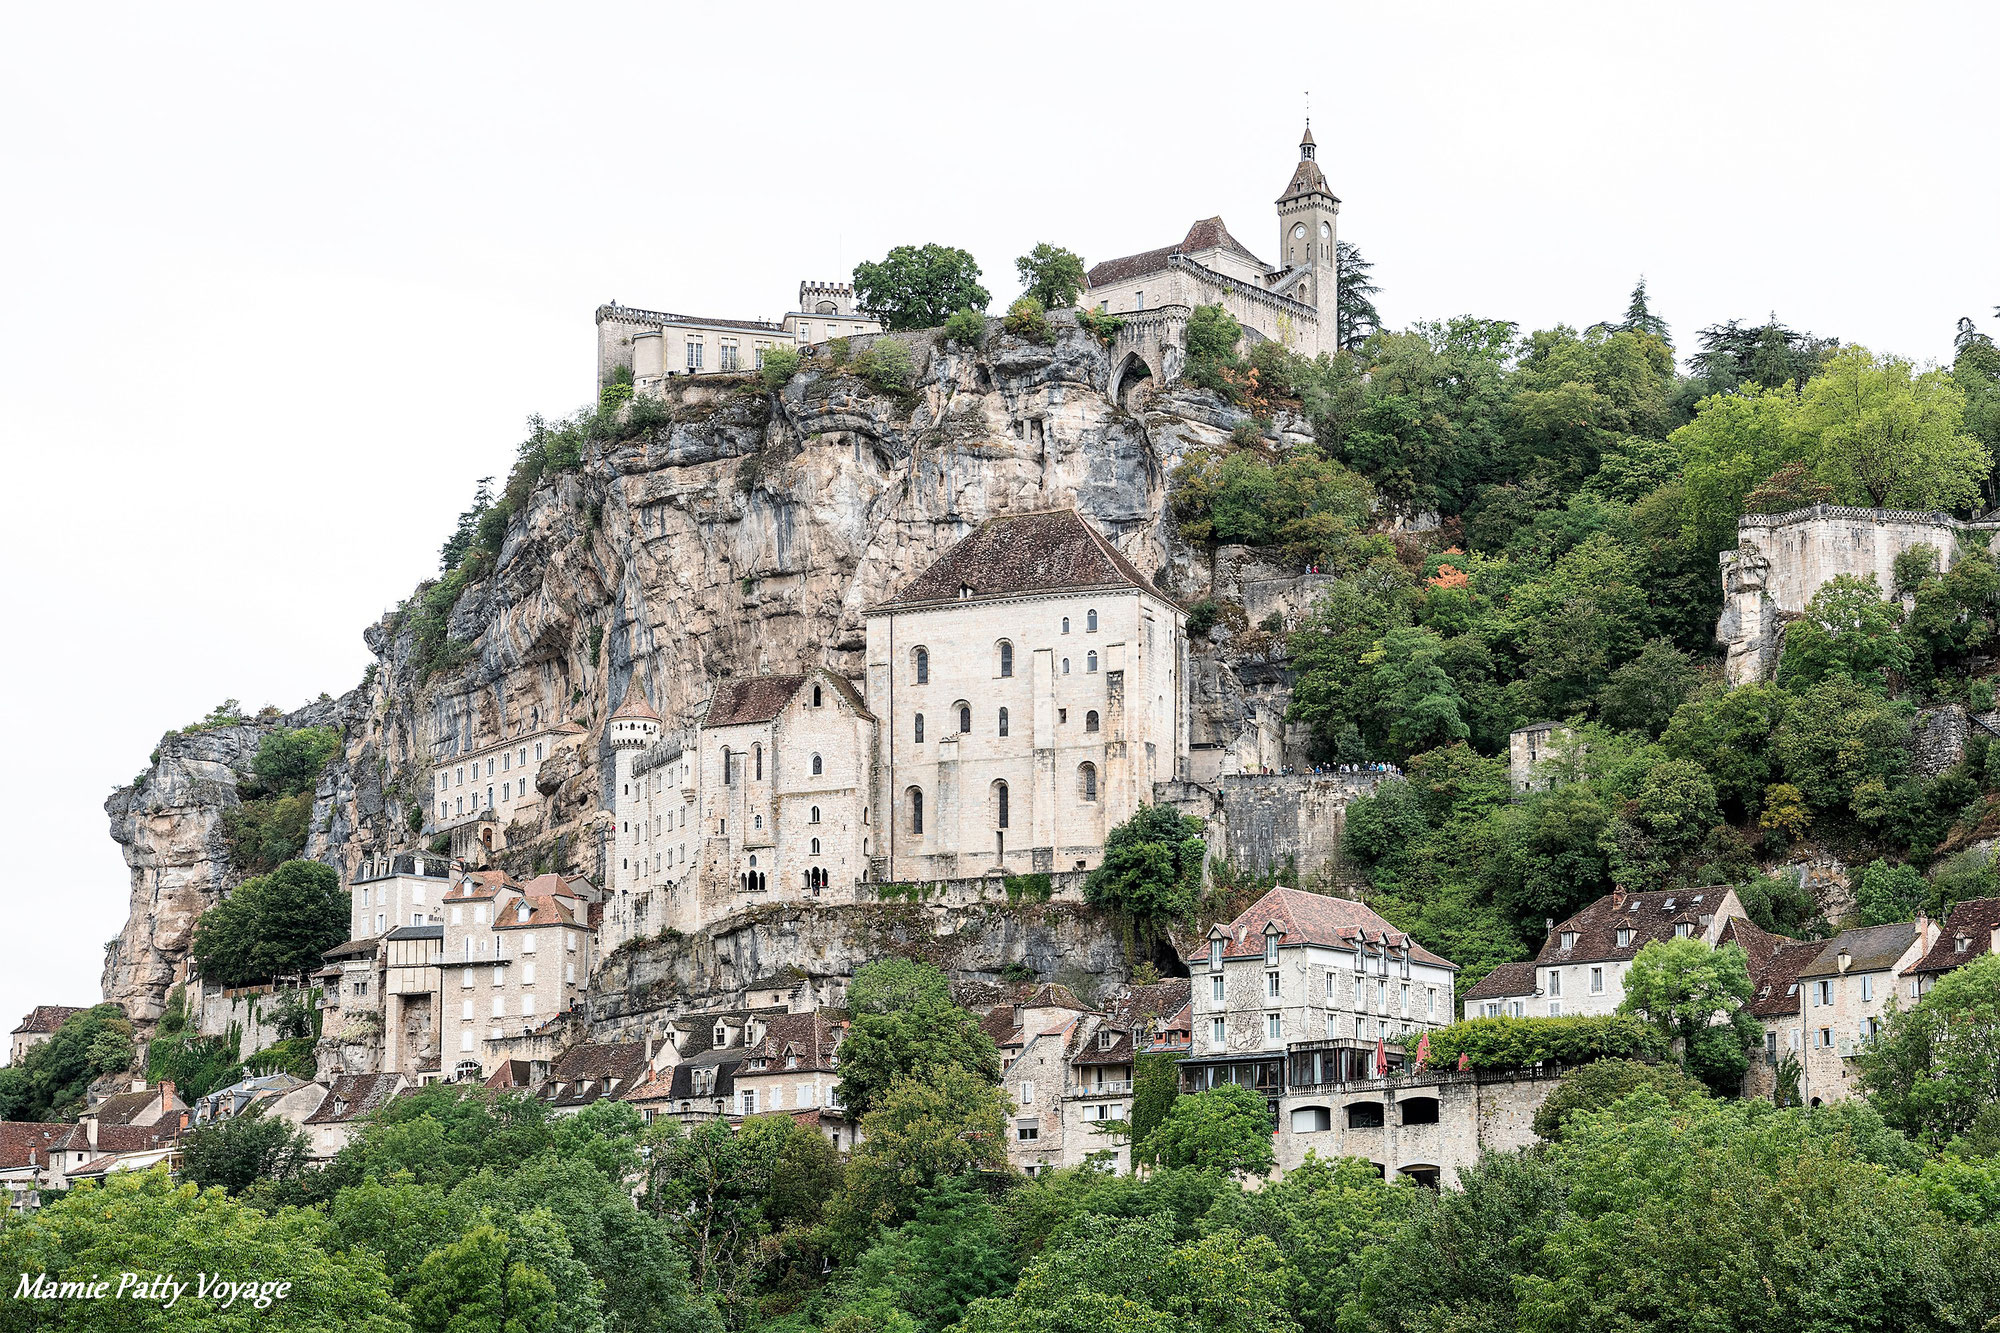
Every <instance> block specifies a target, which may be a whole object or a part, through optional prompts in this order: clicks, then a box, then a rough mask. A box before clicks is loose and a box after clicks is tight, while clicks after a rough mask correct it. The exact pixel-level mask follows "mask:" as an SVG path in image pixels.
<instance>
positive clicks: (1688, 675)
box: [1597, 639, 1701, 739]
mask: <svg viewBox="0 0 2000 1333" xmlns="http://www.w3.org/2000/svg"><path fill="white" fill-rule="evenodd" d="M1700 681H1701V670H1700V668H1698V667H1697V666H1696V665H1695V662H1694V659H1693V658H1692V657H1690V656H1688V655H1687V654H1686V653H1684V652H1682V651H1681V650H1680V649H1678V648H1676V647H1674V646H1673V644H1671V643H1669V642H1668V641H1667V640H1665V639H1652V640H1649V641H1648V642H1647V644H1646V645H1645V647H1643V648H1641V649H1640V650H1639V655H1638V656H1637V657H1634V658H1633V659H1631V660H1630V661H1629V662H1626V663H1625V664H1624V665H1623V666H1620V667H1616V668H1614V669H1613V670H1612V672H1611V676H1610V679H1609V680H1607V681H1606V682H1605V684H1604V688H1603V689H1601V690H1599V691H1598V692H1597V708H1598V716H1599V717H1601V718H1603V719H1604V724H1605V725H1606V726H1608V727H1617V728H1618V729H1619V730H1621V731H1643V732H1645V733H1646V734H1647V735H1649V736H1651V737H1653V738H1654V739H1658V738H1659V736H1660V734H1661V733H1662V732H1664V731H1665V730H1666V729H1667V724H1668V723H1669V722H1671V721H1673V718H1674V713H1675V710H1677V709H1678V708H1680V706H1681V705H1682V704H1683V703H1685V702H1686V701H1687V697H1688V695H1689V694H1691V693H1693V691H1694V688H1695V686H1696V685H1698V684H1699V683H1700Z"/></svg>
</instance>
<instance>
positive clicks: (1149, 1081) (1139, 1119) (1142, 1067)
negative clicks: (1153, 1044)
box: [1126, 1053, 1181, 1160]
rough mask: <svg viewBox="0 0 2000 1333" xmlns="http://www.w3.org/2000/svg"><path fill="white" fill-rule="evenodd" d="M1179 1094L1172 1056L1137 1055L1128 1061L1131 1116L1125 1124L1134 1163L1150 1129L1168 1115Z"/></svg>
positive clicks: (1177, 1068)
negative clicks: (1128, 1133)
mask: <svg viewBox="0 0 2000 1333" xmlns="http://www.w3.org/2000/svg"><path fill="white" fill-rule="evenodd" d="M1180 1095H1181V1071H1180V1064H1179V1062H1178V1061H1176V1060H1175V1059H1174V1057H1173V1056H1171V1055H1168V1054H1165V1053H1155V1054H1152V1055H1141V1056H1139V1057H1138V1058H1137V1059H1136V1060H1134V1061H1133V1062H1132V1114H1131V1117H1130V1118H1129V1119H1128V1120H1127V1121H1126V1125H1127V1127H1128V1129H1129V1130H1130V1132H1131V1136H1132V1155H1133V1158H1134V1160H1137V1158H1138V1155H1139V1153H1140V1151H1141V1149H1142V1147H1143V1145H1144V1144H1145V1142H1146V1139H1147V1138H1148V1137H1149V1136H1150V1135H1151V1134H1152V1132H1153V1130H1154V1129H1156V1128H1157V1127H1158V1126H1159V1124H1160V1122H1161V1121H1163V1120H1165V1119H1166V1118H1167V1116H1168V1115H1169V1114H1170V1113H1172V1111H1173V1109H1174V1102H1175V1100H1176V1099H1178V1098H1179V1097H1180Z"/></svg>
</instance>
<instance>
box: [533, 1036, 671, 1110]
mask: <svg viewBox="0 0 2000 1333" xmlns="http://www.w3.org/2000/svg"><path fill="white" fill-rule="evenodd" d="M648 1072H649V1069H648V1066H647V1063H646V1045H645V1043H644V1042H638V1041H626V1042H585V1043H584V1044H583V1045H581V1046H572V1047H570V1049H568V1050H567V1051H564V1052H563V1053H562V1054H561V1055H559V1056H557V1057H556V1059H555V1062H554V1063H553V1064H551V1065H550V1066H549V1076H548V1078H547V1079H545V1080H544V1081H543V1082H542V1085H541V1086H540V1087H538V1088H536V1089H535V1097H536V1099H537V1100H539V1101H544V1102H547V1103H548V1104H549V1105H551V1106H588V1105H590V1104H591V1103H592V1102H596V1101H600V1100H602V1099H603V1098H605V1097H614V1098H616V1097H623V1096H624V1095H625V1094H626V1093H629V1092H631V1091H632V1089H634V1088H636V1087H638V1086H639V1084H640V1083H641V1082H642V1081H643V1080H644V1079H645V1078H646V1076H647V1074H648Z"/></svg>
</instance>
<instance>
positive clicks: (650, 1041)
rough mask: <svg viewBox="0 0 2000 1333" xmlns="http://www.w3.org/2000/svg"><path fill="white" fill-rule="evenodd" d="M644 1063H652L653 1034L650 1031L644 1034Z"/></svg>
mask: <svg viewBox="0 0 2000 1333" xmlns="http://www.w3.org/2000/svg"><path fill="white" fill-rule="evenodd" d="M646 1063H647V1064H649V1065H650V1064H651V1063H653V1034H652V1033H650V1032H648V1033H647V1034H646Z"/></svg>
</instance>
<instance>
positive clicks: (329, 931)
mask: <svg viewBox="0 0 2000 1333" xmlns="http://www.w3.org/2000/svg"><path fill="white" fill-rule="evenodd" d="M347 916H348V903H347V894H346V893H345V892H344V891H343V890H342V889H341V887H340V876H339V875H338V874H337V873H336V872H335V871H334V869H333V867H332V866H328V865H322V864H320V863H319V862H317V861H287V862H285V863H284V864H283V865H281V866H279V867H278V868H277V869H276V870H273V871H272V872H271V873H270V874H268V875H258V876H257V877H255V878H254V879H249V880H245V881H244V882H243V884H242V885H241V886H239V887H238V888H237V889H236V891H235V892H234V893H232V894H230V895H229V896H228V897H227V898H224V899H223V900H222V901H221V902H219V903H217V904H216V905H215V906H213V907H211V908H209V909H208V910H207V911H206V912H203V913H202V914H201V919H200V920H199V921H197V922H196V923H195V928H194V945H193V949H192V952H193V954H194V959H195V963H196V965H197V966H199V967H200V968H201V975H202V977H203V978H204V979H205V980H207V981H211V982H216V983H220V984H221V985H224V986H247V985H251V984H253V983H256V982H262V981H269V980H272V979H273V978H276V977H295V976H304V975H305V974H306V973H308V972H311V971H313V970H314V969H315V968H317V967H318V966H319V965H320V955H321V954H323V953H324V952H326V950H328V949H331V948H332V947H333V946H334V945H336V944H338V943H340V942H341V941H342V940H343V939H345V938H347Z"/></svg>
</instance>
